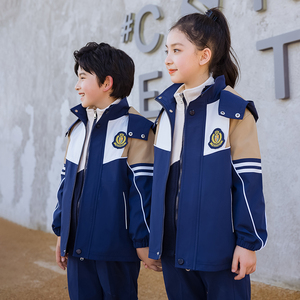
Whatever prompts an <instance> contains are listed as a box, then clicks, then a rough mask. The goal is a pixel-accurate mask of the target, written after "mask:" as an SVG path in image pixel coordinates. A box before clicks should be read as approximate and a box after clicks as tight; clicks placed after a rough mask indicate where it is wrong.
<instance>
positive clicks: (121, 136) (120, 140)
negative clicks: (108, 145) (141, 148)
mask: <svg viewBox="0 0 300 300" xmlns="http://www.w3.org/2000/svg"><path fill="white" fill-rule="evenodd" d="M112 144H113V146H114V147H115V148H117V149H121V148H124V147H125V146H126V145H127V135H126V133H125V132H122V131H121V132H119V133H118V134H117V135H116V136H115V138H114V141H113V143H112Z"/></svg>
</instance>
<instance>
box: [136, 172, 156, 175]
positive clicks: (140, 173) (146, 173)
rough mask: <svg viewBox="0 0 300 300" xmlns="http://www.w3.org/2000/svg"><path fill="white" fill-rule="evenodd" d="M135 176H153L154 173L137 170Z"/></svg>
mask: <svg viewBox="0 0 300 300" xmlns="http://www.w3.org/2000/svg"><path fill="white" fill-rule="evenodd" d="M134 175H135V176H153V173H148V172H137V173H134Z"/></svg>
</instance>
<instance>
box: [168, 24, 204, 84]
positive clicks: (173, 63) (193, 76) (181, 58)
mask: <svg viewBox="0 0 300 300" xmlns="http://www.w3.org/2000/svg"><path fill="white" fill-rule="evenodd" d="M166 47H167V50H166V53H167V57H166V59H165V64H166V67H167V69H168V71H169V74H170V75H171V80H172V82H174V83H184V84H185V88H186V89H190V88H194V87H196V86H199V85H201V84H202V83H203V82H205V81H206V80H207V79H208V77H209V72H208V66H207V64H205V65H203V64H202V63H201V61H202V56H203V51H204V50H201V51H200V50H198V49H197V48H196V46H195V45H194V44H192V43H191V42H190V41H189V40H188V39H187V38H186V36H185V34H184V33H183V32H181V31H180V30H178V29H176V28H174V29H172V30H171V31H170V33H169V34H168V37H167V43H166Z"/></svg>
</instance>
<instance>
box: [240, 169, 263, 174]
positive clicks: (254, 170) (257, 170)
mask: <svg viewBox="0 0 300 300" xmlns="http://www.w3.org/2000/svg"><path fill="white" fill-rule="evenodd" d="M236 172H237V173H238V174H241V173H260V174H261V173H262V172H261V170H259V169H238V170H236Z"/></svg>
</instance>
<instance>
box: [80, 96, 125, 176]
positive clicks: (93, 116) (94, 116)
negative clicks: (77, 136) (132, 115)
mask: <svg viewBox="0 0 300 300" xmlns="http://www.w3.org/2000/svg"><path fill="white" fill-rule="evenodd" d="M120 101H121V99H117V100H115V101H114V102H113V103H112V104H110V105H109V106H107V107H106V108H104V109H100V108H96V109H94V108H87V109H86V114H87V117H88V122H87V126H86V136H85V141H84V146H83V149H82V153H81V157H80V162H79V166H78V171H77V172H80V171H81V170H83V169H84V168H85V164H86V160H87V151H88V146H89V141H90V137H91V132H92V129H93V125H94V122H95V124H96V123H97V122H98V121H99V120H100V118H101V117H102V115H103V113H104V112H105V111H106V110H107V109H108V108H109V107H110V106H112V105H116V104H118V103H119V102H120Z"/></svg>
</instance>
